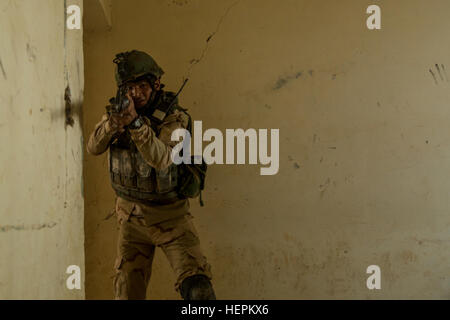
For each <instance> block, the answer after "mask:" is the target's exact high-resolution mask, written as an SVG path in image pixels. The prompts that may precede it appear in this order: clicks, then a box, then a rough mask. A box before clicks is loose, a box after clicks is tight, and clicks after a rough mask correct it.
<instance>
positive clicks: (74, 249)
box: [0, 0, 84, 300]
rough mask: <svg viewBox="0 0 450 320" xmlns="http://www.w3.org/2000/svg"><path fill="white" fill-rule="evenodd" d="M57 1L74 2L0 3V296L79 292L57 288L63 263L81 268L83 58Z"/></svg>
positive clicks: (78, 38) (62, 284)
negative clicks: (0, 140) (0, 205)
mask: <svg viewBox="0 0 450 320" xmlns="http://www.w3.org/2000/svg"><path fill="white" fill-rule="evenodd" d="M65 2H66V3H67V5H70V4H77V5H79V6H80V7H81V8H82V1H81V0H80V1H78V0H67V1H60V0H45V1H27V0H13V1H9V0H0V70H1V72H0V104H1V108H0V136H1V139H2V143H1V144H0V161H1V164H2V165H1V167H0V194H1V196H0V197H1V203H2V208H1V209H0V299H1V300H3V299H83V298H84V286H83V287H82V290H73V291H71V290H68V289H67V287H66V279H67V277H68V275H67V274H66V269H67V267H68V266H69V265H73V264H75V265H78V266H80V267H81V269H82V270H83V271H84V267H83V266H84V228H83V219H84V215H83V210H84V209H83V208H84V203H83V190H82V188H83V186H82V152H83V151H82V138H81V136H82V132H81V123H80V121H81V103H82V94H83V86H84V84H83V81H84V79H83V65H84V62H83V50H82V30H70V31H69V30H67V31H65V30H64V29H65V25H66V24H65V7H64V5H65ZM66 88H70V92H69V90H66ZM67 108H69V109H70V112H69V115H70V121H69V123H68V122H67V119H68V118H67V114H68V111H67ZM82 277H83V278H82V280H83V279H84V274H83V275H82Z"/></svg>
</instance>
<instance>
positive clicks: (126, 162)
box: [120, 149, 136, 187]
mask: <svg viewBox="0 0 450 320" xmlns="http://www.w3.org/2000/svg"><path fill="white" fill-rule="evenodd" d="M120 167H121V170H120V171H121V178H122V185H123V186H125V187H136V172H135V171H134V169H133V157H132V155H131V152H130V151H129V150H126V149H122V150H120Z"/></svg>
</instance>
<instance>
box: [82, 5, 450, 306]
mask: <svg viewBox="0 0 450 320" xmlns="http://www.w3.org/2000/svg"><path fill="white" fill-rule="evenodd" d="M378 2H379V3H380V6H381V7H382V24H383V27H382V30H380V31H369V30H367V28H366V26H365V18H366V14H365V12H366V8H367V7H368V6H369V5H370V4H372V2H371V1H357V0H342V1H333V0H323V1H315V0H283V1H276V0H260V1H256V0H241V1H232V0H225V1H224V0H220V1H219V0H214V1H202V0H182V1H180V0H160V1H143V0H142V1H138V0H133V1H131V0H129V1H126V2H125V1H118V0H116V1H112V21H113V24H112V29H111V30H110V31H109V32H91V33H89V34H86V36H85V50H86V51H85V54H86V72H87V74H86V113H85V126H84V132H85V134H86V135H87V134H89V133H90V132H91V131H92V129H93V127H94V124H95V123H96V122H97V121H98V120H99V119H100V117H101V115H102V113H103V112H104V106H105V105H106V103H107V101H108V99H109V97H111V96H113V95H114V94H115V87H114V85H115V84H114V75H113V63H112V59H113V58H114V55H115V54H116V53H118V52H121V51H125V50H131V49H140V50H145V51H147V52H149V53H150V54H151V55H152V56H153V57H154V58H155V59H156V60H157V61H158V63H159V64H160V65H161V66H162V68H163V69H164V70H165V72H166V74H165V76H164V78H163V80H164V81H163V82H164V83H165V84H166V85H167V88H168V89H169V90H171V91H177V89H178V88H179V87H180V85H181V84H182V81H183V79H184V78H185V77H189V78H190V81H189V82H188V85H187V86H186V87H185V89H184V91H183V93H182V95H181V97H180V102H181V105H182V106H183V107H185V108H188V109H189V111H190V112H191V114H192V116H193V119H194V120H203V128H204V129H206V128H218V129H220V130H222V131H223V132H224V131H225V129H226V128H244V129H246V128H279V129H280V171H279V173H278V174H277V175H275V176H270V177H268V176H264V177H262V176H259V167H258V166H237V165H235V166H211V167H210V168H209V169H208V176H207V182H206V191H205V193H204V201H205V207H203V208H200V207H199V206H198V202H197V201H191V207H192V214H193V215H194V216H195V220H194V221H195V223H196V226H197V229H198V231H199V233H200V236H201V241H202V244H203V247H204V251H205V254H206V255H207V257H208V259H209V261H210V262H211V264H212V270H213V274H214V285H215V288H216V291H217V296H218V297H219V298H221V299H234V298H235V299H260V298H263V299H317V298H322V299H323V298H325V299H351V298H358V299H380V298H385V299H389V298H424V299H427V298H437V299H448V298H449V297H450V286H449V278H448V268H449V265H450V260H449V257H448V251H449V249H450V234H449V232H448V228H449V226H450V220H449V217H448V196H447V193H448V190H449V189H450V183H449V182H448V181H449V179H448V178H447V176H446V172H450V163H449V162H448V157H449V155H448V149H449V147H450V144H449V142H448V138H447V137H448V135H449V134H450V131H449V126H448V121H449V117H450V113H449V108H448V101H449V98H450V96H449V94H448V92H449V89H450V88H449V83H448V82H447V81H446V80H445V79H446V76H445V74H440V73H439V72H441V73H442V72H444V71H445V68H442V66H441V64H442V65H444V66H445V67H447V66H448V64H450V60H449V57H450V44H449V43H448V41H445V39H446V38H447V33H448V30H449V28H450V21H449V20H448V19H447V18H446V16H445V14H446V12H448V11H449V10H450V4H449V3H448V1H444V0H436V1H429V2H427V3H425V2H424V1H421V0H398V1H378ZM419 13H420V14H419ZM436 64H438V66H439V70H437V68H436V67H435V65H436ZM447 69H448V68H447ZM430 70H431V72H430ZM432 75H434V76H432ZM85 168H86V170H85V178H86V180H85V181H86V198H85V199H86V276H87V281H86V290H87V291H86V295H87V298H91V299H100V298H112V276H113V261H114V258H115V254H116V247H115V245H116V238H117V227H118V226H117V222H116V220H115V218H112V217H111V215H110V213H111V210H112V209H113V204H114V195H113V191H112V189H111V187H110V186H109V177H108V173H107V161H106V155H104V156H101V157H92V156H87V157H86V159H85ZM372 264H376V265H379V266H380V267H381V272H382V290H381V291H369V290H368V289H367V288H366V279H367V277H368V275H367V274H366V268H367V267H368V266H369V265H372ZM173 282H174V277H173V274H172V271H171V269H170V266H169V264H168V262H167V261H166V259H165V257H164V256H163V254H162V253H161V252H160V251H157V253H156V256H155V261H154V268H153V275H152V279H151V281H150V288H149V290H148V293H149V295H148V297H149V298H161V299H166V298H174V299H176V298H178V295H177V294H176V293H175V292H174V290H173Z"/></svg>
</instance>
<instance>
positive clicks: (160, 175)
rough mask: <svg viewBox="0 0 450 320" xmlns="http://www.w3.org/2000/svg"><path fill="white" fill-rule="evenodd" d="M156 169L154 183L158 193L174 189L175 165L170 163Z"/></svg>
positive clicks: (175, 181) (175, 178)
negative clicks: (166, 166) (163, 167)
mask: <svg viewBox="0 0 450 320" xmlns="http://www.w3.org/2000/svg"><path fill="white" fill-rule="evenodd" d="M155 171H156V185H157V192H158V193H166V192H169V191H172V190H174V188H175V187H176V183H177V179H178V178H177V166H176V165H174V164H172V165H170V166H169V167H168V168H166V169H164V170H155Z"/></svg>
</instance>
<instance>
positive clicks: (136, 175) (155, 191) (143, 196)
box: [109, 94, 180, 204]
mask: <svg viewBox="0 0 450 320" xmlns="http://www.w3.org/2000/svg"><path fill="white" fill-rule="evenodd" d="M164 96H166V94H165V95H164ZM160 101H161V102H165V100H162V99H160ZM154 122H155V121H151V126H152V129H153V130H154V131H155V133H158V131H157V128H156V125H155V124H154ZM109 172H110V177H111V184H112V187H113V189H114V190H115V192H116V194H117V196H119V197H123V198H125V199H128V200H131V201H136V200H137V201H140V202H143V203H149V204H166V203H172V202H174V201H176V200H179V199H180V197H179V196H178V193H177V191H176V189H177V184H178V166H177V165H175V164H171V165H170V166H169V167H168V168H166V169H164V170H156V169H155V168H153V167H152V166H150V165H149V164H148V163H147V162H146V161H145V160H144V158H143V157H142V155H141V153H140V152H139V150H138V149H137V147H136V145H135V144H134V142H133V140H132V139H131V136H130V133H129V132H128V130H126V131H125V132H123V133H122V134H121V135H120V136H119V137H118V138H117V139H116V140H115V141H114V142H113V143H112V144H111V145H110V147H109Z"/></svg>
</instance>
